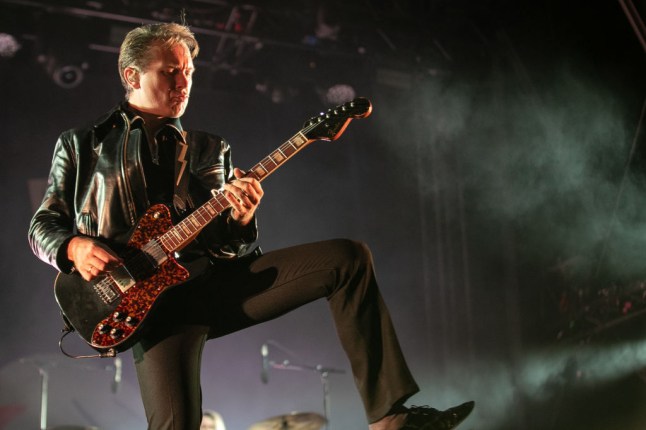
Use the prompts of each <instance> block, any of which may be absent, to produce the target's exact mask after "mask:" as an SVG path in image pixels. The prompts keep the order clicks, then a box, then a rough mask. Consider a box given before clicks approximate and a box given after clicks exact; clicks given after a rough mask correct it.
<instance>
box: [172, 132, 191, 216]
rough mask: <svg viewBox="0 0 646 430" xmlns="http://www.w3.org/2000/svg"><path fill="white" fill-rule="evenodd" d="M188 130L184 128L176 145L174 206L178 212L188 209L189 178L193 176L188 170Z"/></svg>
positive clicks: (181, 212)
mask: <svg viewBox="0 0 646 430" xmlns="http://www.w3.org/2000/svg"><path fill="white" fill-rule="evenodd" d="M186 135H187V133H186V131H185V130H182V139H181V140H178V141H177V144H176V145H175V181H174V192H173V206H174V207H175V210H176V211H177V213H178V214H183V213H184V211H186V201H187V198H188V179H189V177H190V176H191V175H190V174H189V172H188V171H187V170H188V169H187V167H188V164H189V151H188V142H187V140H186Z"/></svg>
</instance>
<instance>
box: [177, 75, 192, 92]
mask: <svg viewBox="0 0 646 430" xmlns="http://www.w3.org/2000/svg"><path fill="white" fill-rule="evenodd" d="M190 82H191V78H190V76H189V75H187V74H185V73H178V74H177V75H175V86H176V87H177V88H188V86H189V84H190Z"/></svg>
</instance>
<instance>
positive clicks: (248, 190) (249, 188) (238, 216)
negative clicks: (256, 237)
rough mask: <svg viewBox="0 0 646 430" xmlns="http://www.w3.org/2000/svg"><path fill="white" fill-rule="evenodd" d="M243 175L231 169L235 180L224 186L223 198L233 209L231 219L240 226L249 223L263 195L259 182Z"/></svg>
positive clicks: (237, 170)
mask: <svg viewBox="0 0 646 430" xmlns="http://www.w3.org/2000/svg"><path fill="white" fill-rule="evenodd" d="M245 174H246V173H245V172H243V171H242V170H240V169H238V168H237V167H236V168H234V169H233V175H234V176H235V179H234V180H233V181H231V182H229V183H226V184H224V197H226V199H227V201H228V202H229V203H230V204H231V207H232V208H233V209H232V210H231V218H233V220H234V221H235V222H237V223H238V224H239V225H241V226H245V225H247V224H249V222H251V220H252V219H253V216H254V214H255V213H256V209H258V205H259V204H260V200H261V199H262V196H263V195H264V191H263V190H262V187H261V186H260V182H259V181H258V180H257V179H255V178H252V177H248V176H245Z"/></svg>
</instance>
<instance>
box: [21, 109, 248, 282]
mask: <svg viewBox="0 0 646 430" xmlns="http://www.w3.org/2000/svg"><path fill="white" fill-rule="evenodd" d="M133 124H134V123H133ZM141 134H142V128H141V127H136V126H134V125H133V126H131V123H130V121H129V120H128V117H127V115H126V113H125V111H124V110H123V108H122V106H117V107H115V108H114V109H112V110H111V111H110V112H108V113H107V114H105V115H104V116H102V117H101V118H99V119H97V120H96V121H95V122H93V123H92V124H90V125H88V126H85V127H81V128H76V129H72V130H68V131H66V132H63V133H62V134H61V135H60V137H59V138H58V141H57V143H56V147H55V150H54V157H53V161H52V167H51V171H50V174H49V181H48V187H47V190H46V192H45V197H44V198H43V201H42V204H41V206H40V208H39V209H38V210H37V212H36V213H35V215H34V216H33V218H32V220H31V224H30V227H29V243H30V245H31V247H32V250H33V251H34V253H35V254H36V255H37V256H38V257H39V258H40V259H41V260H43V261H45V262H46V263H48V264H51V265H52V266H54V267H56V268H57V269H58V270H60V271H63V272H66V273H67V272H70V271H71V270H72V264H71V262H70V261H69V260H68V259H67V243H68V242H69V240H70V239H71V238H72V237H74V235H77V234H80V235H87V236H92V237H99V238H103V239H107V240H109V242H110V243H127V241H128V238H129V236H130V233H131V231H132V229H133V227H134V226H135V224H136V222H137V220H138V219H139V217H140V216H141V215H142V214H143V213H144V212H145V210H146V209H147V208H148V207H149V206H150V202H149V201H148V196H147V194H146V179H145V177H144V171H143V166H142V158H141V151H142V148H143V149H144V150H147V149H146V148H144V147H143V145H145V144H146V143H145V142H146V141H145V139H142V138H141ZM186 142H187V143H188V145H189V157H190V159H189V171H190V174H191V176H190V182H189V192H188V194H189V196H188V197H189V203H190V204H191V205H192V206H193V207H197V206H199V205H201V204H202V203H204V202H205V201H206V200H208V199H209V198H210V197H211V194H210V191H211V190H212V189H219V188H221V187H222V185H223V184H224V183H225V181H228V180H230V179H231V178H232V177H233V167H232V165H231V149H230V147H229V145H228V144H227V143H226V141H224V140H223V139H222V138H220V137H218V136H214V135H212V134H208V133H205V132H195V131H188V132H186ZM228 214H229V210H227V211H225V212H224V213H223V214H221V215H219V216H217V217H216V218H215V219H214V220H213V221H212V222H211V223H210V224H209V225H207V226H206V228H205V229H204V230H203V231H202V232H201V233H200V235H199V236H198V238H197V241H198V242H199V243H201V244H203V245H204V247H205V250H206V252H208V253H209V254H211V255H212V256H216V257H235V256H240V255H243V254H245V253H246V252H247V251H248V249H249V247H250V245H251V244H252V243H253V242H254V241H255V240H256V238H257V234H258V232H257V227H256V222H255V219H254V221H253V222H252V223H250V224H249V225H247V226H246V227H244V228H238V227H236V225H235V223H232V222H229V219H228Z"/></svg>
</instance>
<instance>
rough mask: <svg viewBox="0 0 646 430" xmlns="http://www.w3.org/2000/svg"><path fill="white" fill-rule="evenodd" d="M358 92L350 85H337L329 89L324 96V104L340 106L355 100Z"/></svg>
mask: <svg viewBox="0 0 646 430" xmlns="http://www.w3.org/2000/svg"><path fill="white" fill-rule="evenodd" d="M356 95H357V94H356V91H355V90H354V88H353V87H352V86H351V85H348V84H335V85H332V86H331V87H329V88H328V89H327V91H326V92H325V94H324V97H323V98H324V102H325V103H327V104H329V105H340V104H342V103H345V102H348V101H350V100H353V99H354V98H355V97H356Z"/></svg>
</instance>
